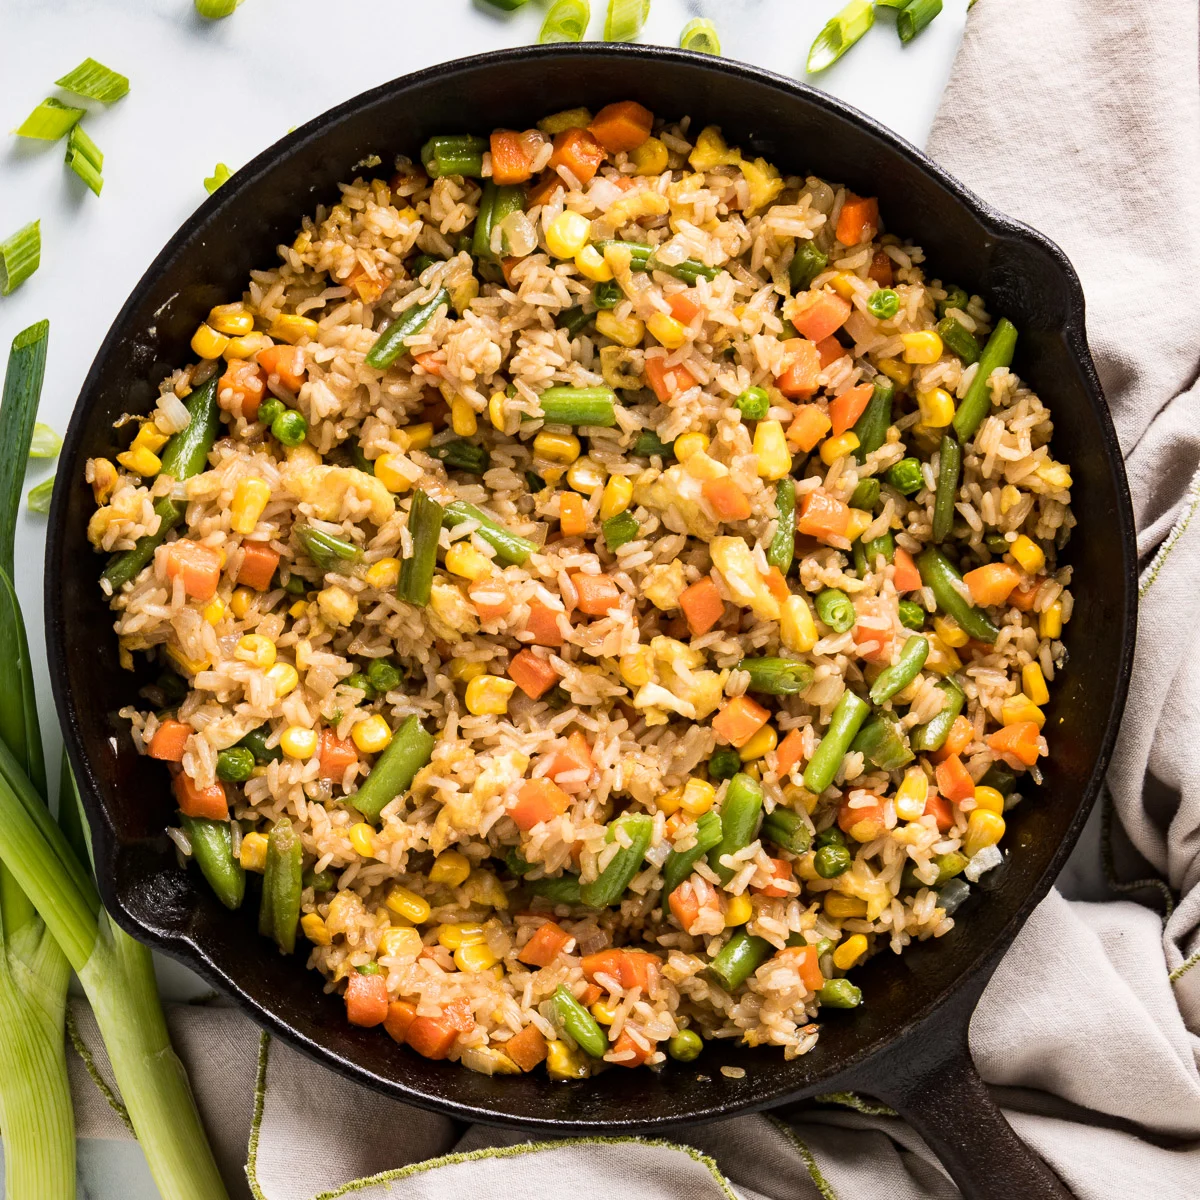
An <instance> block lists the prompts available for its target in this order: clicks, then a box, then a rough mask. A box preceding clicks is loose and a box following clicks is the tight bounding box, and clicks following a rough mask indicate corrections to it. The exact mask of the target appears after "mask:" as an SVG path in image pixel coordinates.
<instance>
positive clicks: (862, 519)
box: [846, 508, 875, 541]
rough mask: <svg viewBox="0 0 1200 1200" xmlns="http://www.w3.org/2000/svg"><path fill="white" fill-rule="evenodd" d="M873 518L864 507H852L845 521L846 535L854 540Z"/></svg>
mask: <svg viewBox="0 0 1200 1200" xmlns="http://www.w3.org/2000/svg"><path fill="white" fill-rule="evenodd" d="M874 520H875V518H874V517H873V516H872V515H871V514H870V513H869V512H867V510H866V509H865V508H852V509H851V510H850V520H849V521H848V522H847V523H846V537H847V538H849V540H850V541H854V540H855V539H856V538H857V537H859V535H860V534H861V533H862V531H863V530H864V529H866V527H867V526H868V525H870V524H871V522H872V521H874Z"/></svg>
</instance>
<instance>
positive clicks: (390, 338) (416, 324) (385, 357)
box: [364, 288, 450, 371]
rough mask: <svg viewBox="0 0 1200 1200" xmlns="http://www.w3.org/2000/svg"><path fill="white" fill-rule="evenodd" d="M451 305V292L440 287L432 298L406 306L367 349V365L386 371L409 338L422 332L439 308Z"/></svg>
mask: <svg viewBox="0 0 1200 1200" xmlns="http://www.w3.org/2000/svg"><path fill="white" fill-rule="evenodd" d="M449 307H450V293H449V292H448V291H447V290H446V289H445V288H438V290H437V292H436V293H435V294H434V296H433V298H432V299H431V300H426V301H424V302H423V303H421V304H414V305H412V306H411V307H410V308H406V309H405V310H404V311H403V312H402V313H401V314H400V315H399V316H398V317H396V319H395V320H394V321H393V322H392V323H391V324H390V325H389V326H388V327H387V328H386V329H385V330H384V331H383V332H382V333H381V334H380V335H379V337H377V338H376V339H375V344H374V345H373V346H372V347H371V349H370V350H368V351H367V357H366V359H365V360H364V361H365V362H366V364H367V366H368V367H374V368H375V370H377V371H386V370H387V369H388V367H390V366H391V365H392V363H394V362H395V361H396V359H398V358H399V357H400V355H401V354H403V353H404V351H405V349H406V348H407V347H406V343H407V341H408V339H409V338H410V337H412V336H414V334H418V333H420V332H421V330H422V329H424V328H425V326H426V325H428V324H429V322H430V321H431V320H433V318H434V316H435V315H436V313H437V311H438V310H439V309H441V308H447V309H448V308H449Z"/></svg>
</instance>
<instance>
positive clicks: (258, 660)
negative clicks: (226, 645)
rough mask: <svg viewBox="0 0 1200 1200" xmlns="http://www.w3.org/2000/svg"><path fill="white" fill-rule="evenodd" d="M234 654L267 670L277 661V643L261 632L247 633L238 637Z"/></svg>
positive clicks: (245, 661) (243, 660)
mask: <svg viewBox="0 0 1200 1200" xmlns="http://www.w3.org/2000/svg"><path fill="white" fill-rule="evenodd" d="M233 656H234V658H237V659H240V660H241V661H242V662H244V663H249V664H250V665H251V666H254V667H261V668H262V669H263V670H264V671H265V670H266V669H267V668H268V667H269V666H271V665H272V664H273V663H274V662H275V643H274V642H273V641H271V639H270V638H269V637H263V635H262V634H261V633H246V634H243V635H242V636H241V637H240V638H238V641H237V645H236V646H235V647H234V648H233Z"/></svg>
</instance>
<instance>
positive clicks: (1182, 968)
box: [1167, 950, 1200, 983]
mask: <svg viewBox="0 0 1200 1200" xmlns="http://www.w3.org/2000/svg"><path fill="white" fill-rule="evenodd" d="M1198 962H1200V950H1197V951H1196V953H1195V954H1193V955H1192V957H1191V958H1189V959H1188V960H1187V962H1185V963H1180V964H1179V966H1177V967H1176V968H1175V970H1173V971H1172V972H1171V973H1170V975H1168V976H1167V979H1168V980H1169V981H1170V982H1171V983H1178V982H1179V981H1180V980H1181V979H1182V978H1183V977H1184V976H1185V975H1186V974H1187V973H1188V972H1189V971H1190V970H1191V969H1192V968H1193V967H1194V966H1195V965H1196V964H1197V963H1198Z"/></svg>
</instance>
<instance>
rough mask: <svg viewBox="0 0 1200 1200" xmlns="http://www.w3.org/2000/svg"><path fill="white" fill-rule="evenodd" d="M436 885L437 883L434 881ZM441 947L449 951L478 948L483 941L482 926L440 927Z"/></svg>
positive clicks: (439, 941) (438, 936)
mask: <svg viewBox="0 0 1200 1200" xmlns="http://www.w3.org/2000/svg"><path fill="white" fill-rule="evenodd" d="M434 882H435V883H436V882H437V881H436V880H434ZM437 940H438V945H439V946H444V947H445V948H446V949H447V950H460V949H461V948H462V947H463V946H478V945H479V944H480V943H481V942H482V941H483V926H482V925H470V924H467V925H439V926H438V927H437Z"/></svg>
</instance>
